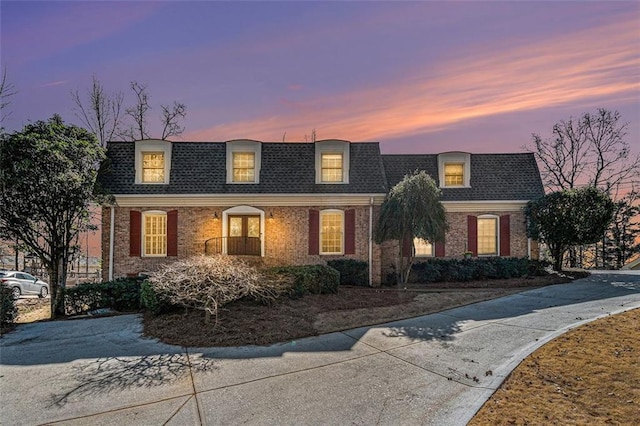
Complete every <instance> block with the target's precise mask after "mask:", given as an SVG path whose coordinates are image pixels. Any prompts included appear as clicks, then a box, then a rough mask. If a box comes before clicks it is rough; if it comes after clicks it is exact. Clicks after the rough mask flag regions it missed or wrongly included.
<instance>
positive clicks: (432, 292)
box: [144, 275, 568, 347]
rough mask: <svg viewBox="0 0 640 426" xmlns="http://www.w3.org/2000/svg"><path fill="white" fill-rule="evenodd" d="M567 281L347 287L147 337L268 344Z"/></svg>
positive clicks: (227, 311)
mask: <svg viewBox="0 0 640 426" xmlns="http://www.w3.org/2000/svg"><path fill="white" fill-rule="evenodd" d="M567 281H568V280H567V279H566V278H561V277H558V276H555V275H551V276H546V277H536V278H534V279H528V278H514V279H509V280H492V281H477V282H469V283H464V287H465V288H460V284H461V283H451V284H447V283H445V284H443V283H437V284H428V285H412V286H410V287H409V288H407V289H401V290H399V289H397V288H389V287H386V288H385V287H382V288H368V287H349V286H341V287H340V288H339V291H338V293H337V294H322V295H307V296H304V297H302V298H300V299H288V298H282V299H280V300H278V301H276V303H274V304H273V305H271V306H264V305H259V304H256V303H251V302H248V301H240V302H235V303H233V304H229V305H226V306H224V307H223V308H221V309H220V313H219V315H218V321H217V324H213V321H212V324H209V325H207V324H204V313H203V312H201V311H189V312H185V311H179V312H176V313H173V314H168V315H160V316H158V317H154V316H152V315H146V316H145V319H144V333H145V334H146V335H147V336H150V337H156V338H159V339H160V340H162V341H164V342H166V343H170V344H174V345H183V346H196V347H198V346H200V347H202V346H242V345H268V344H272V343H278V342H286V341H289V340H292V339H300V338H302V337H307V336H315V335H318V334H323V333H329V332H333V331H340V330H346V329H350V328H356V327H361V326H366V325H373V324H380V323H383V322H388V321H393V320H399V319H404V318H410V317H415V316H419V315H425V314H428V313H433V312H439V311H443V310H446V309H450V308H454V307H457V306H462V305H467V304H470V303H475V302H479V301H482V300H488V299H493V298H496V297H501V296H506V295H509V294H513V293H517V292H520V291H523V290H525V289H527V288H532V287H537V286H542V285H549V284H554V283H559V282H567ZM436 285H437V287H450V288H436Z"/></svg>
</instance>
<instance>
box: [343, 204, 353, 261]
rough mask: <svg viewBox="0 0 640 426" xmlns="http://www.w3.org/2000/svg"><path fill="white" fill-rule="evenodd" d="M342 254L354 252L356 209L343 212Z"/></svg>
mask: <svg viewBox="0 0 640 426" xmlns="http://www.w3.org/2000/svg"><path fill="white" fill-rule="evenodd" d="M344 254H356V211H355V210H353V209H351V210H345V212H344Z"/></svg>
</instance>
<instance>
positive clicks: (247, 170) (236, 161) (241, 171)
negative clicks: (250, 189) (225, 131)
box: [226, 139, 262, 184]
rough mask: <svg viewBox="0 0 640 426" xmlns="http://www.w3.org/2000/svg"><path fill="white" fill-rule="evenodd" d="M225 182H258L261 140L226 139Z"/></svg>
mask: <svg viewBox="0 0 640 426" xmlns="http://www.w3.org/2000/svg"><path fill="white" fill-rule="evenodd" d="M226 146H227V183H229V184H252V183H260V164H261V157H262V142H260V141H252V140H245V139H243V140H234V141H228V142H227V143H226Z"/></svg>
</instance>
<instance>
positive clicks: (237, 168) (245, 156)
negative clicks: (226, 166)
mask: <svg viewBox="0 0 640 426" xmlns="http://www.w3.org/2000/svg"><path fill="white" fill-rule="evenodd" d="M255 158H256V154H255V153H253V152H234V153H233V181H234V182H255V180H256V170H255Z"/></svg>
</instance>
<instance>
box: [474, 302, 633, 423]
mask: <svg viewBox="0 0 640 426" xmlns="http://www.w3.org/2000/svg"><path fill="white" fill-rule="evenodd" d="M638 422H640V309H635V310H632V311H628V312H625V313H621V314H618V315H614V316H609V317H606V318H602V319H599V320H596V321H593V322H591V323H589V324H586V325H583V326H581V327H578V328H576V329H573V330H571V331H569V332H568V333H565V334H563V335H562V336H560V337H558V338H556V339H555V340H552V341H551V342H549V343H547V344H546V345H544V346H542V347H541V348H539V349H538V350H537V351H535V352H534V353H533V354H531V355H530V356H529V357H527V358H526V359H525V360H523V361H522V362H521V363H520V365H519V366H518V367H517V368H516V369H515V370H514V371H513V372H512V373H511V374H510V375H509V377H508V378H507V379H506V380H505V381H504V383H503V384H502V386H501V387H500V388H499V389H498V390H497V391H496V392H495V393H494V394H493V396H492V397H491V398H490V399H489V400H488V401H487V402H486V403H485V404H484V406H483V407H482V408H481V409H480V411H479V412H478V413H477V414H476V416H475V417H474V418H473V420H472V421H471V422H470V423H469V425H474V426H477V425H566V424H572V425H587V424H588V425H637V424H638Z"/></svg>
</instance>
